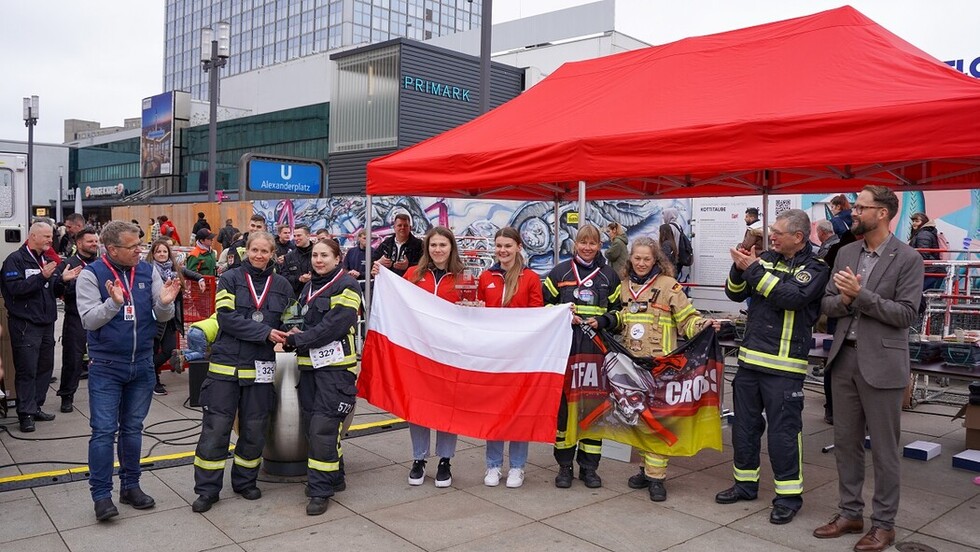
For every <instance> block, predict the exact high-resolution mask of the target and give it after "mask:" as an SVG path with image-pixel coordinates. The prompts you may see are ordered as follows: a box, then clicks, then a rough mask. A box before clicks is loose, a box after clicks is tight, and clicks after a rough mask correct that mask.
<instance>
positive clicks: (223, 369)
mask: <svg viewBox="0 0 980 552" xmlns="http://www.w3.org/2000/svg"><path fill="white" fill-rule="evenodd" d="M208 372H214V373H215V374H221V375H222V376H234V375H235V367H234V366H228V365H227V364H217V363H214V362H212V363H210V364H208ZM253 377H255V376H253Z"/></svg>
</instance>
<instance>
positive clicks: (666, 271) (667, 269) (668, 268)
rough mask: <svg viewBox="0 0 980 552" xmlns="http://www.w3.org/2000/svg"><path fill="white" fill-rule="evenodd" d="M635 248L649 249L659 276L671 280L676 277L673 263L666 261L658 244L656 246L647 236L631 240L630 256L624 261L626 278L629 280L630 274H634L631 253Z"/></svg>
mask: <svg viewBox="0 0 980 552" xmlns="http://www.w3.org/2000/svg"><path fill="white" fill-rule="evenodd" d="M637 247H649V248H650V252H651V253H653V260H654V263H653V264H654V265H655V266H659V267H660V273H661V274H663V275H664V276H670V277H671V278H674V277H675V276H676V274H677V273H676V272H674V265H673V263H671V262H670V260H669V259H667V256H666V255H664V250H663V249H661V248H660V244H658V243H657V242H656V241H655V240H653V239H652V238H648V237H647V236H640V237H639V238H636V239H635V240H633V244H632V245H631V246H630V254H629V257H628V258H627V259H626V277H627V278H629V275H630V273H631V272H633V273H635V272H636V271H635V270H633V252H634V251H636V248H637Z"/></svg>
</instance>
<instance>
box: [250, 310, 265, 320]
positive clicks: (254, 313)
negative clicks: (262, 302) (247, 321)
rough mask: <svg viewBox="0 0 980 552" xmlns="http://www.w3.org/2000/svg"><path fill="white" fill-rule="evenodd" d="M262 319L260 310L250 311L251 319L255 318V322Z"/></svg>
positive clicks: (263, 317)
mask: <svg viewBox="0 0 980 552" xmlns="http://www.w3.org/2000/svg"><path fill="white" fill-rule="evenodd" d="M263 319H265V316H263V315H262V313H261V312H259V311H255V312H253V313H252V320H255V321H256V322H261V321H262V320H263Z"/></svg>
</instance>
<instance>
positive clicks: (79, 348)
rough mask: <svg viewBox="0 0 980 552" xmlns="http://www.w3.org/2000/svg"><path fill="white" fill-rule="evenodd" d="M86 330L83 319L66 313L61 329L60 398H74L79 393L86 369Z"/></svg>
mask: <svg viewBox="0 0 980 552" xmlns="http://www.w3.org/2000/svg"><path fill="white" fill-rule="evenodd" d="M85 347H86V336H85V328H83V327H82V318H81V317H80V316H78V315H77V314H69V313H65V320H64V324H63V325H62V327H61V383H60V384H59V385H58V396H59V397H74V396H75V392H76V391H78V381H79V378H80V377H81V376H82V370H83V369H84V367H85V363H84V360H83V359H84V358H85Z"/></svg>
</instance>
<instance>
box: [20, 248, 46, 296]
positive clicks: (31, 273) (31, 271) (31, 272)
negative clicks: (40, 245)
mask: <svg viewBox="0 0 980 552" xmlns="http://www.w3.org/2000/svg"><path fill="white" fill-rule="evenodd" d="M24 249H26V250H27V254H28V255H30V256H31V259H33V260H34V262H35V263H37V268H38V269H39V270H34V269H33V268H28V269H27V270H25V271H24V278H30V277H31V276H34V275H35V274H41V273H42V272H43V271H44V266H42V265H41V261H39V260H38V258H37V257H35V256H34V252H33V251H31V248H30V247H27V246H26V245H25V246H24ZM41 256H42V257H43V256H44V253H41ZM48 284H49V282H47V281H45V282H44V287H48Z"/></svg>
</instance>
